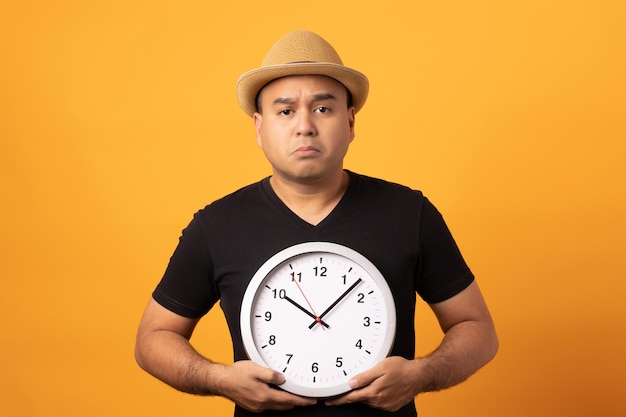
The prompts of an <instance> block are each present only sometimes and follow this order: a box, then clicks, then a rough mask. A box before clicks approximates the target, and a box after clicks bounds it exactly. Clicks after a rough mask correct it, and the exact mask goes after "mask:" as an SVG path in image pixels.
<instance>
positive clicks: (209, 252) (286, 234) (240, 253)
mask: <svg viewBox="0 0 626 417" xmlns="http://www.w3.org/2000/svg"><path fill="white" fill-rule="evenodd" d="M348 173H349V174H350V184H349V186H348V189H347V190H346V193H345V194H344V196H343V197H342V199H341V200H340V202H339V204H338V205H337V206H336V207H335V209H334V210H333V211H332V212H331V213H330V214H329V215H328V216H327V217H326V218H325V219H324V220H323V221H322V222H321V223H319V224H318V225H316V226H313V225H311V224H309V223H307V222H305V221H304V220H302V219H301V218H300V217H298V216H297V215H296V214H295V213H293V212H292V211H291V210H289V208H287V206H285V204H284V203H283V202H282V201H281V200H280V199H279V198H278V197H277V196H276V194H275V193H274V191H273V190H272V188H271V186H270V182H269V178H265V179H263V180H262V181H260V182H258V183H255V184H252V185H249V186H247V187H244V188H242V189H240V190H238V191H236V192H234V193H233V194H230V195H228V196H226V197H224V198H222V199H220V200H217V201H215V202H213V203H212V204H210V205H208V206H207V207H205V208H204V209H202V210H200V211H199V212H197V213H196V215H195V216H194V218H193V220H192V221H191V223H190V224H189V225H188V226H187V228H185V230H184V231H183V234H182V236H181V238H180V241H179V244H178V247H177V248H176V250H175V252H174V254H173V255H172V257H171V259H170V263H169V265H168V267H167V270H166V272H165V275H164V276H163V278H162V280H161V282H160V283H159V285H158V286H157V288H156V289H155V291H154V293H153V298H154V299H155V300H156V301H157V302H158V303H159V304H161V305H162V306H163V307H165V308H167V309H169V310H171V311H173V312H175V313H177V314H180V315H182V316H185V317H191V318H198V317H201V316H203V315H204V314H206V313H207V312H208V311H209V310H210V309H211V307H213V305H214V304H215V303H216V302H217V301H218V300H219V301H220V306H221V308H222V310H223V311H224V315H225V317H226V320H227V323H228V326H229V329H230V332H231V337H232V340H233V348H234V359H235V360H236V361H237V360H243V359H247V356H246V353H245V350H244V348H243V343H242V340H241V332H240V325H239V313H240V308H241V301H242V299H243V295H244V292H245V290H246V288H247V285H248V283H249V281H250V279H251V278H252V276H253V275H254V273H255V272H256V270H257V269H258V268H259V267H260V266H261V265H262V264H263V263H264V262H265V261H266V260H267V259H269V258H270V257H271V256H272V255H274V254H275V253H277V252H279V251H281V250H283V249H285V248H287V247H289V246H292V245H295V244H298V243H303V242H309V241H325V242H333V243H338V244H341V245H344V246H348V247H350V248H352V249H354V250H356V251H357V252H359V253H361V254H362V255H363V256H365V257H366V258H368V259H369V260H370V261H371V262H372V263H373V264H374V265H375V266H376V267H377V268H378V269H379V270H380V271H381V273H382V274H383V276H384V277H385V279H386V280H387V282H388V284H389V286H390V288H391V291H392V294H393V296H394V301H395V304H396V316H397V323H396V339H395V341H394V346H393V349H392V352H391V355H394V356H402V357H405V358H407V359H412V358H414V355H415V332H414V314H415V300H416V296H415V294H416V293H417V294H419V295H420V297H421V298H422V299H423V300H424V301H426V302H428V303H437V302H440V301H444V300H446V299H448V298H450V297H452V296H454V295H456V294H457V293H459V292H460V291H462V290H463V289H465V288H466V287H467V286H468V285H469V284H470V283H471V282H472V281H473V279H474V277H473V275H472V273H471V271H470V269H469V268H468V266H467V265H466V263H465V261H464V260H463V258H462V256H461V253H460V252H459V250H458V248H457V245H456V243H455V242H454V239H453V238H452V235H451V234H450V232H449V230H448V228H447V226H446V224H445V222H444V220H443V218H442V216H441V215H440V214H439V212H438V211H437V209H436V208H435V207H434V206H433V205H432V204H431V203H430V202H429V201H428V199H426V198H425V197H424V196H423V195H422V193H421V192H419V191H414V190H411V189H409V188H407V187H404V186H401V185H398V184H394V183H390V182H386V181H383V180H379V179H375V178H371V177H366V176H363V175H359V174H355V173H352V172H349V171H348ZM235 415H236V416H245V415H248V414H247V412H245V410H242V409H240V408H236V413H235ZM250 415H255V414H250ZM262 415H277V416H284V417H286V416H322V415H323V416H333V415H341V416H351V415H354V416H357V415H358V416H368V417H369V416H387V415H394V416H415V415H416V412H415V407H414V404H413V402H411V403H409V404H407V406H406V407H404V408H402V409H401V410H400V411H398V412H397V413H396V414H389V413H385V412H381V411H379V410H373V409H370V408H368V407H366V406H363V405H360V404H357V405H351V406H347V407H339V408H328V407H324V406H323V405H319V406H316V407H312V408H311V407H305V408H302V409H296V411H292V412H278V413H270V412H268V413H265V414H262Z"/></svg>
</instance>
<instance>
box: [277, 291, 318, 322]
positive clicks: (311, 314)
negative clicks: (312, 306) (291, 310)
mask: <svg viewBox="0 0 626 417" xmlns="http://www.w3.org/2000/svg"><path fill="white" fill-rule="evenodd" d="M284 298H285V300H287V301H289V302H290V303H291V304H293V305H294V306H296V307H297V308H298V309H300V310H301V311H303V312H304V313H306V315H307V316H309V317H311V318H313V319H315V322H316V323H317V320H318V318H317V317H315V314H313V313H311V312H310V311H309V310H307V309H306V308H304V307H302V306H301V305H300V304H298V303H297V302H295V301H294V300H292V299H291V298H289V297H288V296H286V295H285V297H284ZM320 324H321V325H322V326H324V327H326V328H328V324H326V323H324V322H323V321H322V320H321V319H320ZM311 327H313V326H311Z"/></svg>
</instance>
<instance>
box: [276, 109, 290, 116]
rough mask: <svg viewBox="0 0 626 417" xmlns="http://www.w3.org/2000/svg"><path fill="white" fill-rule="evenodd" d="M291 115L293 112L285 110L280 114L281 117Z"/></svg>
mask: <svg viewBox="0 0 626 417" xmlns="http://www.w3.org/2000/svg"><path fill="white" fill-rule="evenodd" d="M291 113H293V112H292V111H291V110H289V109H283V110H281V111H280V112H278V114H280V115H281V116H289V115H290V114H291Z"/></svg>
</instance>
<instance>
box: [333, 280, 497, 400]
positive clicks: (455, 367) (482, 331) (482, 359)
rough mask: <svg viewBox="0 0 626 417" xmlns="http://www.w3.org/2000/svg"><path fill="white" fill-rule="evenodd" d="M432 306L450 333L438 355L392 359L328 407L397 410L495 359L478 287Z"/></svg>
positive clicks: (357, 379)
mask: <svg viewBox="0 0 626 417" xmlns="http://www.w3.org/2000/svg"><path fill="white" fill-rule="evenodd" d="M430 307H431V308H432V310H433V312H434V313H435V315H436V316H437V319H438V320H439V325H440V326H441V329H442V330H443V332H444V334H445V335H444V338H443V340H442V342H441V344H440V345H439V347H438V348H437V349H436V350H435V351H434V352H432V353H430V354H429V355H426V356H424V357H422V358H416V359H414V360H407V359H404V358H401V357H390V358H387V359H385V360H383V361H382V362H381V363H379V364H378V365H376V366H375V367H373V368H372V369H370V370H369V371H366V372H363V373H362V374H359V375H357V376H356V377H355V378H354V379H353V380H351V381H350V385H351V386H352V387H353V388H354V390H353V391H351V392H349V393H348V394H346V395H344V396H342V397H339V398H337V399H334V400H332V401H327V404H328V405H339V404H344V403H351V402H364V403H366V404H368V405H369V406H371V407H375V408H382V409H385V410H388V411H395V410H398V409H399V408H400V407H402V406H404V405H405V404H407V403H408V402H409V401H411V400H413V398H414V397H415V396H416V395H418V394H419V393H422V392H427V391H437V390H442V389H445V388H449V387H452V386H454V385H456V384H459V383H461V382H463V381H464V380H466V379H467V378H468V377H469V376H470V375H472V374H473V373H474V372H476V371H477V370H478V369H480V368H481V367H482V366H484V365H485V364H486V363H487V362H489V361H490V360H491V359H492V358H493V357H494V356H495V354H496V352H497V350H498V338H497V336H496V331H495V328H494V325H493V321H492V319H491V315H490V314H489V310H488V309H487V305H486V304H485V301H484V299H483V297H482V294H481V292H480V289H479V288H478V285H477V284H476V282H473V283H472V284H470V286H469V287H467V288H466V289H465V290H463V291H461V292H460V293H459V294H457V295H455V296H454V297H452V298H450V299H448V300H446V301H443V302H441V303H437V304H431V305H430Z"/></svg>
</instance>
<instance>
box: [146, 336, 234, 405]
mask: <svg viewBox="0 0 626 417" xmlns="http://www.w3.org/2000/svg"><path fill="white" fill-rule="evenodd" d="M135 358H136V360H137V363H138V364H139V366H140V367H141V368H142V369H144V370H145V371H146V372H148V373H149V374H151V375H153V376H154V377H156V378H158V379H160V380H161V381H163V382H165V383H166V384H168V385H170V386H172V387H173V388H176V389H178V390H180V391H183V392H187V393H191V394H197V395H217V391H218V389H217V384H218V383H217V379H218V376H219V374H220V368H222V367H223V366H224V365H221V364H218V363H214V362H212V361H210V360H209V359H207V358H205V357H203V356H202V355H200V354H199V353H198V352H197V351H196V350H195V349H194V348H193V346H191V344H190V343H189V341H188V340H187V339H186V338H185V337H183V336H181V335H178V334H176V333H173V332H169V331H165V330H163V331H154V332H151V333H150V334H147V335H143V336H142V337H141V339H138V340H137V345H136V349H135Z"/></svg>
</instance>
